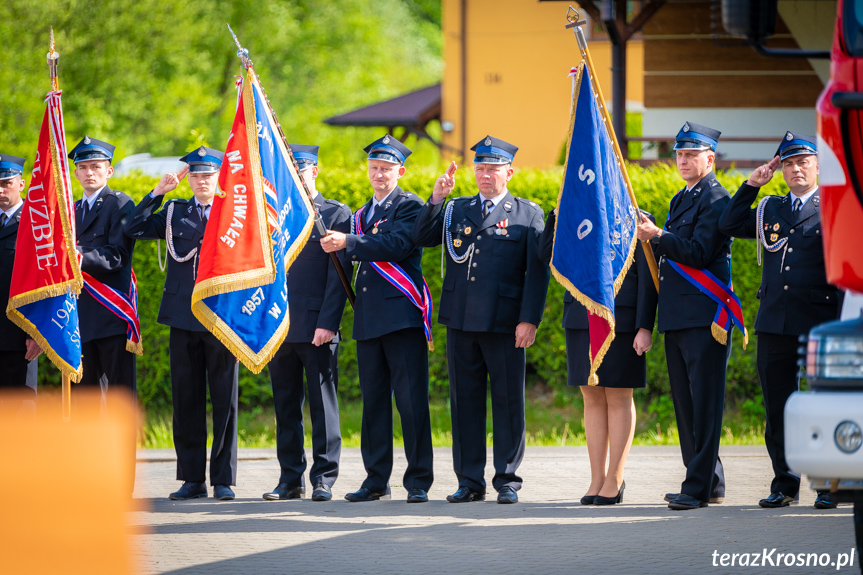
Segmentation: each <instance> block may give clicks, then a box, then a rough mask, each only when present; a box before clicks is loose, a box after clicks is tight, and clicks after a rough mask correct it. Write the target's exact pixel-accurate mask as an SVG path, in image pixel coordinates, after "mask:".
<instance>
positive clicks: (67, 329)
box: [6, 90, 84, 381]
mask: <svg viewBox="0 0 863 575" xmlns="http://www.w3.org/2000/svg"><path fill="white" fill-rule="evenodd" d="M60 98H61V92H60V91H59V90H57V91H53V92H50V93H49V94H48V96H47V97H46V98H45V102H46V107H45V116H44V118H43V120H42V131H41V132H40V134H39V144H38V147H37V149H36V157H35V159H34V161H33V177H32V178H31V180H30V187H29V188H28V189H27V199H26V200H25V201H24V206H23V207H22V208H21V219H20V221H19V222H18V235H17V240H16V244H15V263H14V265H13V267H12V283H11V285H10V290H9V301H8V303H7V307H6V314H7V316H8V317H9V319H10V320H12V321H13V322H15V324H16V325H18V326H19V327H20V328H21V329H23V330H24V331H26V332H27V334H28V335H29V336H30V337H31V338H32V339H33V340H34V341H35V342H36V343H37V344H39V347H41V348H42V349H43V350H44V351H45V354H46V355H47V356H48V359H50V360H51V362H52V363H54V365H56V366H57V368H58V369H60V371H61V372H62V373H63V374H64V375H67V376H69V378H70V379H71V380H72V381H80V380H81V374H82V366H81V336H80V333H79V332H78V299H77V296H78V294H79V293H81V286H82V285H83V283H84V281H83V278H82V276H81V268H80V266H79V262H78V253H77V251H76V249H75V218H74V211H75V210H74V202H73V201H72V185H71V180H70V178H69V163H68V162H67V161H66V155H67V152H66V131H65V127H64V125H63V107H62V104H61V99H60ZM7 225H10V224H7ZM22 353H23V352H22Z"/></svg>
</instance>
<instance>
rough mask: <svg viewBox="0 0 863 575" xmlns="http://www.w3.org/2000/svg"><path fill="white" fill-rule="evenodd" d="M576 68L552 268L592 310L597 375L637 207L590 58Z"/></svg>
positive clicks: (632, 238) (611, 335)
mask: <svg viewBox="0 0 863 575" xmlns="http://www.w3.org/2000/svg"><path fill="white" fill-rule="evenodd" d="M573 72H574V78H573V90H572V112H571V116H570V137H569V143H568V145H567V156H566V167H565V169H564V178H563V185H562V186H561V189H560V195H559V197H558V200H557V218H556V228H555V232H554V251H553V252H552V257H551V270H552V273H553V274H554V277H555V278H556V279H557V281H559V282H560V283H561V284H562V285H563V286H564V287H565V288H566V289H567V290H568V291H569V292H570V293H571V294H572V296H573V297H574V298H575V299H577V300H578V301H579V302H580V303H581V304H583V305H584V306H585V307H586V308H587V310H588V312H589V314H588V319H589V323H590V379H589V383H590V384H591V385H595V384H596V383H597V379H596V370H597V369H598V368H599V364H600V363H601V362H602V358H603V357H604V355H605V352H606V351H607V350H608V347H609V345H611V341H612V340H613V339H614V296H615V294H616V293H617V290H619V289H620V285H621V284H622V283H623V278H624V276H625V275H626V272H627V270H628V269H629V266H630V265H631V264H632V261H633V255H634V250H635V245H636V235H635V228H636V225H637V221H636V215H637V214H636V209H635V207H634V206H633V204H632V201H631V199H630V196H629V193H628V190H627V187H626V181H625V179H624V174H623V172H622V171H621V170H622V163H621V162H619V161H618V158H617V157H616V154H615V150H614V145H613V144H612V141H611V136H610V135H609V131H608V129H607V128H606V126H605V122H604V117H603V114H602V112H601V111H600V109H599V107H598V105H597V96H596V93H595V92H594V88H593V86H592V84H591V80H592V79H591V77H590V74H589V73H588V72H587V69H586V68H585V65H584V63H583V62H582V64H581V65H580V66H579V68H578V70H577V72H576V71H573Z"/></svg>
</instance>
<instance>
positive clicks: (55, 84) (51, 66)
mask: <svg viewBox="0 0 863 575" xmlns="http://www.w3.org/2000/svg"><path fill="white" fill-rule="evenodd" d="M59 59H60V54H58V53H57V51H56V50H55V49H54V27H53V26H52V27H51V49H50V50H49V51H48V73H49V74H50V76H51V91H53V92H57V91H59V90H60V78H59V76H58V74H57V64H58V60H59ZM62 378H63V379H62V384H61V389H62V409H61V412H62V414H63V423H69V422H70V421H72V378H71V377H70V376H69V375H68V374H66V373H63V374H62Z"/></svg>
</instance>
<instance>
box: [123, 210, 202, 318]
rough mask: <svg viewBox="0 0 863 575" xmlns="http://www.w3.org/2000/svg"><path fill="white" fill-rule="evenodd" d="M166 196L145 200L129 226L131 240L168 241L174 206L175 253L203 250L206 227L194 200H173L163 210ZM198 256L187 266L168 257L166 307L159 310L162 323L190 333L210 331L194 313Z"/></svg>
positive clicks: (163, 296) (164, 297)
mask: <svg viewBox="0 0 863 575" xmlns="http://www.w3.org/2000/svg"><path fill="white" fill-rule="evenodd" d="M164 198H165V196H156V197H153V196H151V195H150V194H147V195H146V196H144V199H143V200H141V203H139V204H138V205H137V207H136V208H135V210H134V211H133V212H132V216H131V217H130V218H129V222H128V224H126V234H127V235H128V236H129V237H132V238H136V239H145V240H156V239H162V240H164V239H165V233H166V229H167V218H168V206H169V205H170V204H173V205H174V213H173V217H172V218H171V237H172V240H173V243H174V250H175V252H176V254H177V256H179V257H180V258H183V257H185V256H186V255H187V254H188V253H189V252H191V251H192V250H193V249H195V248H198V249H199V250H200V248H201V243H202V242H203V240H204V230H205V229H206V225H205V224H204V222H203V221H202V220H201V214H200V212H199V211H198V208H197V205H196V204H195V199H194V198H189V199H188V200H171V201H170V202H168V204H166V205H165V207H164V208H163V209H162V210H159V208H160V207H161V205H162V201H163V200H164ZM197 266H198V256H197V254H196V255H195V256H193V257H191V258H189V259H188V260H187V261H185V262H178V261H177V260H175V259H174V258H173V257H172V256H171V254H170V253H169V254H168V265H167V275H166V276H165V287H164V288H163V289H162V304H161V306H160V307H159V318H158V321H159V323H161V324H163V325H167V326H170V327H175V328H179V329H185V330H187V331H206V328H205V327H204V326H203V325H201V322H199V321H198V318H196V317H195V315H194V314H193V313H192V289H193V288H194V287H195V278H197V276H198V269H197Z"/></svg>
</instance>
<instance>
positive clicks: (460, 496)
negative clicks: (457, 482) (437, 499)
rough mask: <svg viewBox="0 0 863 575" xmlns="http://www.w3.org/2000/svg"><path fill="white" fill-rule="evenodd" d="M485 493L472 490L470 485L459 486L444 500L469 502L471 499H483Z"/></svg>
mask: <svg viewBox="0 0 863 575" xmlns="http://www.w3.org/2000/svg"><path fill="white" fill-rule="evenodd" d="M484 499H485V493H483V492H481V491H474V490H473V489H471V488H470V487H459V488H458V489H457V490H456V492H455V493H453V494H452V495H447V496H446V500H447V501H449V502H450V503H469V502H471V501H483V500H484Z"/></svg>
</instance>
